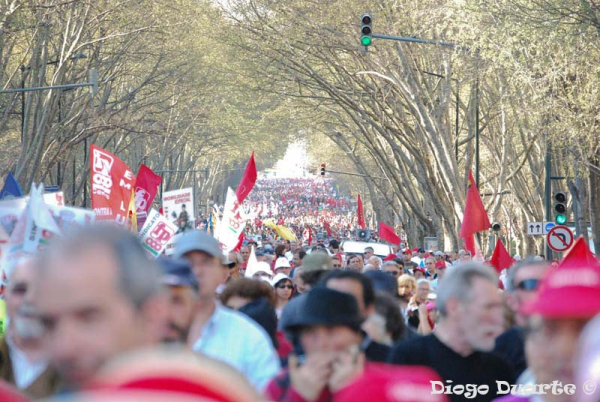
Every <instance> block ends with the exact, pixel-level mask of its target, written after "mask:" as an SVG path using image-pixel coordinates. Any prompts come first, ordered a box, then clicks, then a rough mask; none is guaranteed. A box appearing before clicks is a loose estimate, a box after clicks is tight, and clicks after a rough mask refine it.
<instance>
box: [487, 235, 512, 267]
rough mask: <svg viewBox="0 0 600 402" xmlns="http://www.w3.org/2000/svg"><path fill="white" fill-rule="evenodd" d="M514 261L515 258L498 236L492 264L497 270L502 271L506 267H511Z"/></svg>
mask: <svg viewBox="0 0 600 402" xmlns="http://www.w3.org/2000/svg"><path fill="white" fill-rule="evenodd" d="M514 263H515V260H513V259H512V257H511V256H510V254H508V251H506V248H505V247H504V244H503V243H502V242H501V241H500V237H498V240H496V247H495V248H494V254H492V259H491V260H490V264H491V265H492V266H493V267H494V268H496V272H498V273H500V272H502V270H503V269H504V268H510V267H511V266H512V265H513V264H514Z"/></svg>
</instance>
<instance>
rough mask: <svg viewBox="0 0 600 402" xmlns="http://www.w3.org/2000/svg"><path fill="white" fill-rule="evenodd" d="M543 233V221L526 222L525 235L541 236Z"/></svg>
mask: <svg viewBox="0 0 600 402" xmlns="http://www.w3.org/2000/svg"><path fill="white" fill-rule="evenodd" d="M543 234H544V222H529V223H527V236H538V235H539V236H541V235H543Z"/></svg>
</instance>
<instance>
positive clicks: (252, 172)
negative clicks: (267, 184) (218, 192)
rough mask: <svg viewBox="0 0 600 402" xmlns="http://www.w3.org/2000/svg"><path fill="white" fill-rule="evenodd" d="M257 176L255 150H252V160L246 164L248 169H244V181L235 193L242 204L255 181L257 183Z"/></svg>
mask: <svg viewBox="0 0 600 402" xmlns="http://www.w3.org/2000/svg"><path fill="white" fill-rule="evenodd" d="M256 176H257V174H256V163H255V162H254V151H252V155H251V156H250V160H249V161H248V164H247V165H246V170H245V171H244V176H243V177H242V181H240V185H239V186H238V188H237V191H236V193H235V195H236V197H237V199H238V202H239V203H240V204H241V203H242V202H244V200H245V199H246V196H247V195H248V194H249V193H250V191H251V190H252V188H253V187H254V183H256Z"/></svg>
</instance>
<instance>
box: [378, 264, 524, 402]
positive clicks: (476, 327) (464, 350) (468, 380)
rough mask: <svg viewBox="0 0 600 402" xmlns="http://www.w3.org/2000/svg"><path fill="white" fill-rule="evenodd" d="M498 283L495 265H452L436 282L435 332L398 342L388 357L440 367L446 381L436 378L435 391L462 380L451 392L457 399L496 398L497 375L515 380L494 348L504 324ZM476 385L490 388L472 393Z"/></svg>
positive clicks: (412, 363)
mask: <svg viewBox="0 0 600 402" xmlns="http://www.w3.org/2000/svg"><path fill="white" fill-rule="evenodd" d="M497 283H498V278H497V276H496V274H495V273H494V272H493V270H492V269H491V268H489V267H487V266H484V265H481V264H476V263H470V264H464V265H461V266H458V267H456V268H454V269H452V271H450V272H449V273H448V274H447V275H446V277H445V278H444V281H443V282H442V283H441V284H440V287H439V288H438V293H437V299H436V307H437V309H438V311H439V314H440V319H439V321H438V323H437V325H436V326H435V332H434V333H432V334H431V335H427V336H424V337H421V338H417V339H413V340H410V341H406V342H400V343H398V344H397V345H396V346H395V347H394V348H393V350H392V352H391V354H390V359H389V362H390V363H393V364H404V365H419V366H428V367H431V368H433V369H434V370H436V371H437V372H438V374H439V375H440V376H441V377H442V379H443V380H444V383H439V384H433V383H432V392H439V391H440V389H441V391H442V392H443V391H444V389H443V388H444V386H448V385H450V387H451V391H452V389H453V387H455V386H457V385H460V386H463V387H464V388H463V392H462V393H461V394H460V395H458V393H459V392H460V391H459V389H457V393H451V394H450V395H449V397H450V399H451V400H452V401H453V402H456V401H469V400H477V401H482V402H485V401H491V400H493V399H494V398H495V397H496V396H497V384H496V381H507V382H508V383H510V384H512V383H513V382H514V374H513V372H512V370H511V368H510V367H509V366H508V365H507V364H506V363H505V362H504V361H503V360H502V359H500V358H499V357H497V356H496V355H494V354H492V353H490V352H491V351H492V349H493V348H494V341H495V339H496V337H497V336H498V334H500V332H501V331H502V328H503V327H502V324H503V306H502V296H501V295H500V293H499V290H498V288H497ZM480 386H483V388H482V387H480ZM475 388H477V389H480V390H482V389H486V388H487V392H486V393H485V394H483V393H480V394H478V395H473V393H474V392H477V391H475V390H474V389H475ZM465 389H467V390H470V391H469V392H465V391H464V390H465ZM473 398H474V399H473Z"/></svg>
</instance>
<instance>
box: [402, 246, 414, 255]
mask: <svg viewBox="0 0 600 402" xmlns="http://www.w3.org/2000/svg"><path fill="white" fill-rule="evenodd" d="M406 253H408V254H412V250H411V249H409V248H408V247H407V248H405V249H404V250H402V254H406Z"/></svg>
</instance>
